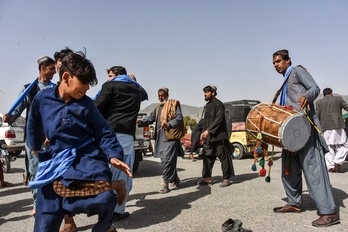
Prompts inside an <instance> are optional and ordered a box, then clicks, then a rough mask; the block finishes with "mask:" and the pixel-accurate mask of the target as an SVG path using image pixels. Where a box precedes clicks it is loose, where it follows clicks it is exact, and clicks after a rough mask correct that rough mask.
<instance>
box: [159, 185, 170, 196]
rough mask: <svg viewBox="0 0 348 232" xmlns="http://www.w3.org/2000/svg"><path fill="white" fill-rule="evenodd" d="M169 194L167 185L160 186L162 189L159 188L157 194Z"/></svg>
mask: <svg viewBox="0 0 348 232" xmlns="http://www.w3.org/2000/svg"><path fill="white" fill-rule="evenodd" d="M169 192H170V189H169V187H168V186H167V185H164V184H162V188H161V190H160V191H159V193H161V194H165V193H169Z"/></svg>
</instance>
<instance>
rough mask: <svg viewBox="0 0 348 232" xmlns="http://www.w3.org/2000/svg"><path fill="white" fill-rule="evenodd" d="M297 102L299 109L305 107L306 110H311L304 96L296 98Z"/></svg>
mask: <svg viewBox="0 0 348 232" xmlns="http://www.w3.org/2000/svg"><path fill="white" fill-rule="evenodd" d="M297 102H298V104H299V105H300V109H301V110H302V109H303V108H305V107H307V109H308V110H311V108H310V105H309V102H308V100H307V98H306V97H305V96H300V97H299V98H298V100H297Z"/></svg>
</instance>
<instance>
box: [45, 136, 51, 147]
mask: <svg viewBox="0 0 348 232" xmlns="http://www.w3.org/2000/svg"><path fill="white" fill-rule="evenodd" d="M44 145H45V146H49V145H50V141H49V140H48V138H46V139H45V141H44Z"/></svg>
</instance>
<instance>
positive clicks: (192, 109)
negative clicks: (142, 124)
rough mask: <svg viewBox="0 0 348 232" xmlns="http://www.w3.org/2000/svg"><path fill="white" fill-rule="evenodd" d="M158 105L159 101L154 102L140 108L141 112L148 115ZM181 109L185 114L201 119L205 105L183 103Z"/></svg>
mask: <svg viewBox="0 0 348 232" xmlns="http://www.w3.org/2000/svg"><path fill="white" fill-rule="evenodd" d="M156 105H157V103H152V104H151V105H149V106H147V107H146V108H144V109H142V110H140V112H141V113H147V115H149V114H150V113H151V112H152V111H153V110H154V109H155V108H156ZM181 110H182V114H183V115H184V116H190V117H191V118H193V119H196V120H199V119H200V118H201V115H202V112H203V107H197V106H189V105H185V104H182V105H181Z"/></svg>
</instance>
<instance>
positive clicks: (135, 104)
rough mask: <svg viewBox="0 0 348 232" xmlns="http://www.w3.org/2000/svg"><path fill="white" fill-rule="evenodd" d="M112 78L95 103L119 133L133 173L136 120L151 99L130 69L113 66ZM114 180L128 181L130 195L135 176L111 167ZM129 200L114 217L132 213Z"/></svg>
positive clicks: (116, 209) (118, 206)
mask: <svg viewBox="0 0 348 232" xmlns="http://www.w3.org/2000/svg"><path fill="white" fill-rule="evenodd" d="M107 74H108V78H107V82H105V83H104V84H103V86H102V88H101V90H100V91H99V92H98V94H97V95H96V97H95V99H94V104H95V106H96V107H97V108H98V110H99V111H100V113H101V114H102V115H103V117H104V118H105V119H106V121H107V122H108V124H109V125H110V127H111V128H112V129H113V131H114V132H116V135H117V140H118V141H119V143H120V144H121V146H122V148H123V153H124V157H123V162H125V163H126V164H127V165H128V166H129V168H130V169H131V172H132V173H133V164H134V159H135V151H134V139H135V130H136V121H137V118H138V112H139V110H140V103H141V102H142V101H144V100H147V93H146V91H145V90H144V88H143V87H142V86H141V85H140V84H139V83H138V82H136V81H135V80H134V79H132V78H130V77H129V76H128V75H127V70H126V68H124V67H122V66H113V67H111V68H110V69H108V70H107ZM110 169H111V171H112V180H113V181H117V180H124V181H125V182H126V188H127V195H126V197H128V195H129V193H130V191H131V189H132V183H133V181H132V178H131V177H129V176H127V175H126V173H124V172H122V171H120V170H119V169H117V168H115V167H113V166H110ZM125 207H126V201H124V202H123V203H122V204H121V205H116V207H115V209H114V217H113V219H114V220H116V221H117V220H122V219H125V218H127V217H128V216H129V213H128V212H125Z"/></svg>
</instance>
